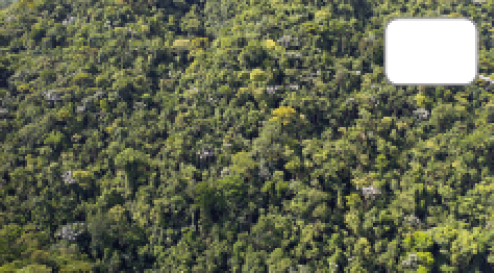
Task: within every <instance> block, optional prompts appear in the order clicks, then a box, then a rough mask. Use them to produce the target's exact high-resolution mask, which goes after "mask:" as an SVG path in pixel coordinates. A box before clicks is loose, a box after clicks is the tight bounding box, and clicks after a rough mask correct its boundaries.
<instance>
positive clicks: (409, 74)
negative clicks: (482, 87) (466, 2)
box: [384, 17, 478, 85]
mask: <svg viewBox="0 0 494 273" xmlns="http://www.w3.org/2000/svg"><path fill="white" fill-rule="evenodd" d="M477 37H478V35H477V28H476V26H475V23H474V22H473V21H471V20H469V19H466V18H444V17H440V18H395V19H393V20H390V21H389V22H388V24H387V25H386V29H385V34H384V73H385V75H386V78H387V79H388V81H389V82H390V83H391V84H394V85H468V84H471V83H472V82H473V81H474V80H475V79H476V77H477V73H478V41H477Z"/></svg>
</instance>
